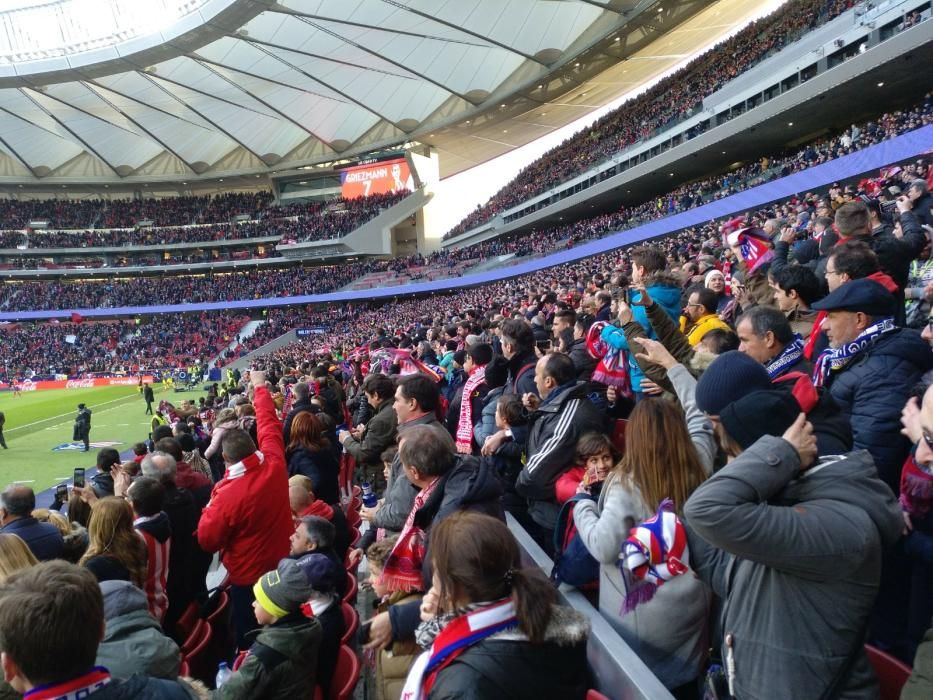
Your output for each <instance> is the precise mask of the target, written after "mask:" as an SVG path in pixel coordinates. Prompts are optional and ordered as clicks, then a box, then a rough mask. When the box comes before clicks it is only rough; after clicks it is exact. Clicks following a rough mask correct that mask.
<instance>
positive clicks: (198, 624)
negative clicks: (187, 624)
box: [181, 618, 211, 657]
mask: <svg viewBox="0 0 933 700" xmlns="http://www.w3.org/2000/svg"><path fill="white" fill-rule="evenodd" d="M210 633H211V626H210V625H209V624H207V622H206V621H204V620H202V619H201V618H198V619H197V620H196V621H195V623H194V627H193V628H192V630H191V632H190V633H189V634H188V636H187V637H186V638H185V641H184V642H182V644H181V654H182V656H185V657H187V656H188V654H189V653H190V652H191V650H192V649H194V648H195V647H197V646H198V645H200V644H201V642H202V641H203V640H204V639H206V638H208V637H209V636H210Z"/></svg>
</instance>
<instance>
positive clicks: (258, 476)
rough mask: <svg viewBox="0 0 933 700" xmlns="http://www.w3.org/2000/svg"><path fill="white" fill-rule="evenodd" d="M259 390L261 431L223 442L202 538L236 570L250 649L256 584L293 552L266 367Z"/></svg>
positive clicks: (240, 622) (257, 376)
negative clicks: (222, 466)
mask: <svg viewBox="0 0 933 700" xmlns="http://www.w3.org/2000/svg"><path fill="white" fill-rule="evenodd" d="M250 382H251V384H252V385H253V389H254V391H255V397H254V400H253V402H254V403H253V405H254V406H255V409H256V434H257V437H258V439H259V449H258V450H257V449H256V445H255V444H253V441H252V439H251V438H250V437H249V433H247V432H245V431H243V430H229V431H228V432H227V433H226V434H225V435H224V438H223V442H222V443H221V451H222V453H223V459H224V464H225V465H226V471H225V472H224V478H223V479H221V480H220V481H218V482H217V484H216V485H215V486H214V490H213V491H212V492H211V500H210V502H209V503H208V504H207V506H206V507H205V508H204V511H203V513H202V514H201V522H200V523H199V524H198V543H199V544H200V545H201V548H202V549H203V550H204V551H206V552H217V551H219V552H220V557H221V560H222V561H223V564H224V566H225V567H226V569H227V571H228V572H229V574H230V584H231V588H230V598H231V603H232V607H233V610H232V612H233V623H234V626H235V628H236V633H237V646H238V647H239V648H241V649H245V648H246V646H247V645H246V644H245V643H244V637H245V636H246V633H247V632H249V631H250V630H252V629H254V628H256V627H257V623H256V618H255V617H254V616H253V610H252V605H253V599H254V598H253V584H254V583H256V581H258V580H259V577H260V576H262V575H263V574H264V573H265V572H267V571H270V570H272V569H275V568H276V566H278V563H279V560H280V559H282V558H284V557H287V556H288V552H289V537H290V536H291V534H292V531H293V527H292V514H291V509H290V507H289V503H288V472H287V468H286V464H287V463H286V461H285V443H284V442H283V441H282V424H281V422H280V421H279V419H278V418H277V417H276V415H275V405H274V404H273V402H272V396H271V395H270V394H269V390H268V389H267V388H266V375H265V373H264V372H257V371H253V372H251V373H250Z"/></svg>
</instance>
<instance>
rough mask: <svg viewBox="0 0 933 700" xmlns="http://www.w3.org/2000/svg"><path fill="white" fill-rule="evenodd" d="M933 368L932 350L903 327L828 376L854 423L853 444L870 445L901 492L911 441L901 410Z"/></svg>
mask: <svg viewBox="0 0 933 700" xmlns="http://www.w3.org/2000/svg"><path fill="white" fill-rule="evenodd" d="M931 368H933V350H931V349H930V346H929V345H928V344H927V342H926V341H925V340H923V339H922V338H921V337H920V334H919V333H918V332H917V331H915V330H912V329H909V328H899V329H897V330H894V331H892V332H890V333H887V334H885V335H883V336H881V337H880V338H879V339H878V340H877V341H876V342H875V343H874V345H872V346H870V347H869V348H868V349H867V350H864V351H863V352H861V353H859V354H858V355H856V356H855V357H854V358H852V360H851V361H850V362H849V365H848V366H847V367H846V368H845V369H844V370H842V371H841V372H839V373H838V374H831V375H830V376H829V377H828V378H827V381H826V386H828V387H829V391H830V394H832V397H833V398H834V399H835V400H836V403H837V404H839V408H840V409H842V412H843V414H845V415H846V416H848V417H849V421H850V424H851V426H852V437H853V443H854V449H856V450H862V449H863V450H868V451H869V452H870V453H871V456H872V457H874V459H875V466H876V467H877V468H878V474H879V476H880V477H881V478H882V479H883V480H884V481H885V482H886V483H887V484H888V486H890V487H891V489H892V490H893V491H894V493H897V492H898V482H899V479H900V474H901V467H902V466H903V464H904V459H905V458H906V457H907V453H908V451H909V450H910V443H909V442H908V441H907V438H905V437H904V436H903V435H901V409H903V408H904V404H905V403H907V397H908V395H909V393H910V390H911V389H912V388H913V386H914V384H916V383H917V382H918V381H919V380H920V377H921V376H922V375H923V373H924V372H926V371H928V370H929V369H931Z"/></svg>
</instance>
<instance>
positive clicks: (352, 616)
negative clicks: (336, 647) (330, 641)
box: [340, 603, 360, 645]
mask: <svg viewBox="0 0 933 700" xmlns="http://www.w3.org/2000/svg"><path fill="white" fill-rule="evenodd" d="M340 612H342V613H343V624H344V626H345V628H346V629H345V631H344V633H343V637H341V638H340V643H341V644H347V645H349V644H350V642H351V641H352V640H353V638H354V637H355V636H356V631H357V630H358V629H359V628H360V614H359V613H358V612H357V611H356V609H355V608H354V607H353V606H352V605H348V604H347V603H340Z"/></svg>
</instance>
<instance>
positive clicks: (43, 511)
mask: <svg viewBox="0 0 933 700" xmlns="http://www.w3.org/2000/svg"><path fill="white" fill-rule="evenodd" d="M78 500H80V498H79V499H78ZM82 503H83V501H82ZM32 517H34V518H35V519H36V520H38V521H39V522H40V523H52V525H54V526H55V527H57V528H58V531H59V532H61V533H62V539H63V540H64V543H65V547H64V549H63V550H62V557H61V558H62V559H64V560H65V561H68V562H71V563H72V564H77V563H78V560H79V559H81V557H82V556H83V555H84V552H85V551H87V547H88V536H87V528H85V527H84V526H83V525H81V524H80V523H78V522H75V521H69V520H68V518H66V517H65V516H64V515H62V514H61V513H59V512H58V511H57V510H51V509H49V508H36V509H35V510H34V511H32Z"/></svg>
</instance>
